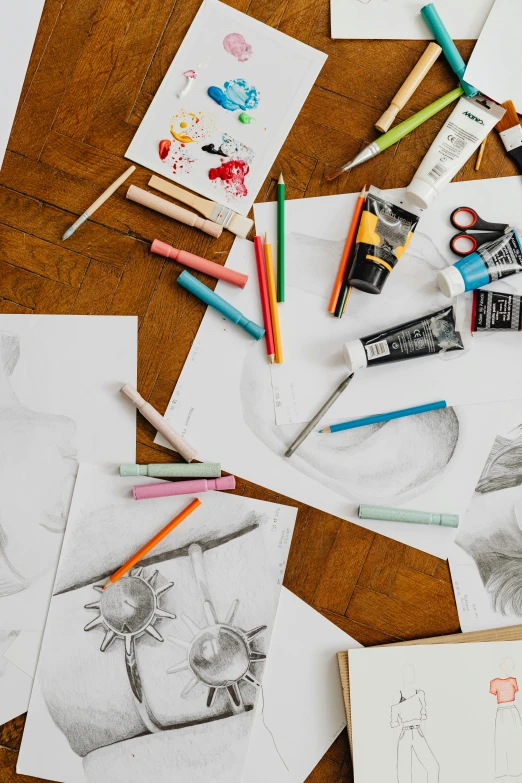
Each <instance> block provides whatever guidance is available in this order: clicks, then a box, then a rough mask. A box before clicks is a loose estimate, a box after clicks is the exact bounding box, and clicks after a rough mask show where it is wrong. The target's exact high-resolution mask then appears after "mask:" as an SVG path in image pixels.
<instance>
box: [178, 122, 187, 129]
mask: <svg viewBox="0 0 522 783" xmlns="http://www.w3.org/2000/svg"><path fill="white" fill-rule="evenodd" d="M179 127H180V128H186V127H187V123H186V122H180V124H179Z"/></svg>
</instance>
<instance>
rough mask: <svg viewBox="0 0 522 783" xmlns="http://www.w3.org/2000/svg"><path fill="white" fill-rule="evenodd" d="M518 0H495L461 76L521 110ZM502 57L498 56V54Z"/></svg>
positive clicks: (521, 88) (521, 90)
mask: <svg viewBox="0 0 522 783" xmlns="http://www.w3.org/2000/svg"><path fill="white" fill-rule="evenodd" d="M519 25H520V3H519V2H518V0H495V3H494V4H493V7H492V8H491V12H490V14H489V16H488V18H487V20H486V22H485V24H484V27H483V29H482V32H481V33H480V37H479V39H478V41H477V43H476V45H475V48H474V49H473V52H472V53H471V57H470V59H469V62H468V65H467V68H466V73H465V75H464V78H465V79H466V81H467V82H469V83H470V84H473V85H475V87H477V89H479V90H480V91H481V92H483V93H484V95H488V96H489V97H490V98H493V100H495V101H497V102H498V103H504V101H508V100H511V101H513V103H514V104H515V107H516V110H517V111H518V112H519V113H520V112H522V85H521V84H520V78H519V75H520V70H521V68H522V54H521V53H520V41H519V36H518V29H519ZM500 51H501V52H502V56H501V57H498V56H497V55H498V53H499V52H500Z"/></svg>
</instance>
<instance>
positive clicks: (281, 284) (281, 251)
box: [277, 174, 285, 302]
mask: <svg viewBox="0 0 522 783" xmlns="http://www.w3.org/2000/svg"><path fill="white" fill-rule="evenodd" d="M277 301H278V302H284V301H285V181H284V179H283V175H282V174H280V175H279V179H278V181H277Z"/></svg>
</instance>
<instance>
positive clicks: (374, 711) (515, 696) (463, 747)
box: [348, 642, 522, 783]
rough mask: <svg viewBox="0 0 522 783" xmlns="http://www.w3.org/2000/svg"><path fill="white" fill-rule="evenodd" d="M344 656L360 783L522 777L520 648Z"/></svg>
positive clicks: (450, 647)
mask: <svg viewBox="0 0 522 783" xmlns="http://www.w3.org/2000/svg"><path fill="white" fill-rule="evenodd" d="M348 658H349V666H350V702H351V714H352V738H353V762H354V779H355V781H356V783H376V781H379V783H397V780H398V781H400V783H402V782H403V781H404V783H406V781H408V783H409V781H415V783H417V781H419V782H420V781H430V783H431V781H434V783H435V781H438V780H441V781H445V783H461V781H464V780H466V781H468V780H469V781H471V780H473V781H474V783H491V781H492V780H499V781H508V780H516V779H517V777H519V776H520V775H522V721H521V718H520V709H521V705H520V694H519V693H518V692H517V691H518V684H517V680H519V681H520V683H521V684H522V642H482V643H468V644H447V645H446V644H435V645H420V646H415V647H411V646H410V647H395V648H388V649H378V648H376V649H368V650H349V652H348ZM511 678H512V679H511ZM490 691H491V692H490Z"/></svg>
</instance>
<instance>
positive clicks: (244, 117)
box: [238, 111, 255, 125]
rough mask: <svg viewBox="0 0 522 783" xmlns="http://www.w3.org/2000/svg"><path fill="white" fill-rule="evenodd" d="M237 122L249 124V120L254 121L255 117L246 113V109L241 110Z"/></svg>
mask: <svg viewBox="0 0 522 783" xmlns="http://www.w3.org/2000/svg"><path fill="white" fill-rule="evenodd" d="M238 120H239V122H242V123H243V125H250V123H251V122H255V119H254V118H253V117H251V116H250V114H247V113H246V111H242V112H241V114H240V115H239V116H238Z"/></svg>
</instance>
